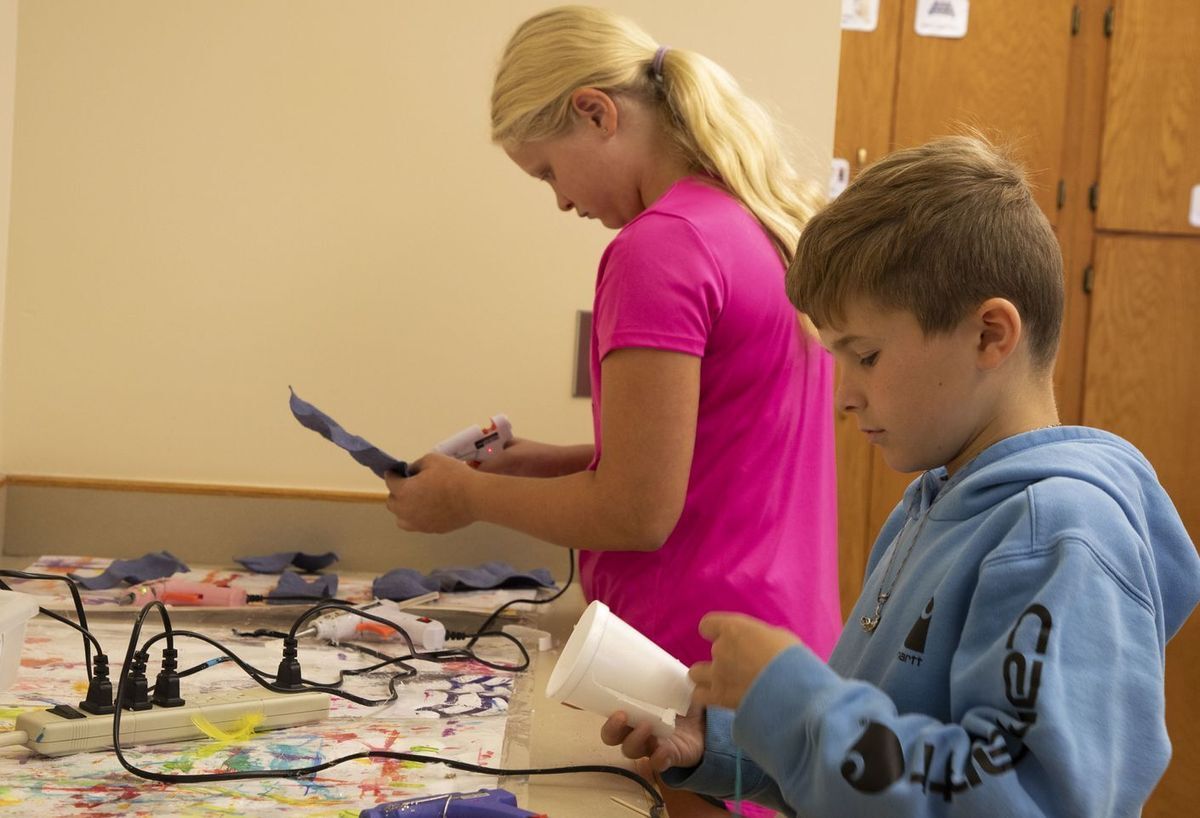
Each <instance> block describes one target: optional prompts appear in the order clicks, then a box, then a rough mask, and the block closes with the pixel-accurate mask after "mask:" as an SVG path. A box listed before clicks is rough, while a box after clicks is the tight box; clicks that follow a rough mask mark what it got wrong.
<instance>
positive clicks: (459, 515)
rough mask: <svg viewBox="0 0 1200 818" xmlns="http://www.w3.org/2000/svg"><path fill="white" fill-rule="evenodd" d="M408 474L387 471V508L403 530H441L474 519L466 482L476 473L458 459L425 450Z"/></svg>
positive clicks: (450, 529)
mask: <svg viewBox="0 0 1200 818" xmlns="http://www.w3.org/2000/svg"><path fill="white" fill-rule="evenodd" d="M410 471H411V473H412V476H411V477H400V476H399V475H392V474H389V475H387V477H385V478H384V480H385V481H386V482H387V487H388V499H387V507H388V511H390V512H392V514H394V515H396V525H397V526H399V527H400V528H402V529H404V530H405V531H420V532H422V533H426V534H443V533H445V532H447V531H454V530H456V529H459V528H462V527H463V526H466V525H470V524H471V523H473V522H475V517H474V516H473V514H472V513H471V508H470V503H469V502H468V501H467V495H468V486H469V485H470V482H471V480H472V479H474V478H475V477H476V476H477V475H476V473H475V470H474V469H472V468H471V467H470V466H468V465H467V464H466V463H463V462H461V461H459V460H455V459H454V458H452V457H447V456H445V455H443V454H427V455H425V456H424V457H422V458H421V459H420V460H418V461H417V462H416V463H413V464H412V466H411V467H410Z"/></svg>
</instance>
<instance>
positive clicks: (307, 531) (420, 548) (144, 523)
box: [0, 475, 567, 577]
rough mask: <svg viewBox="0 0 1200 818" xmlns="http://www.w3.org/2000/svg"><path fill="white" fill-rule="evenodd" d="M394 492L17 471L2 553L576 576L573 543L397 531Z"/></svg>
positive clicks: (1, 525) (0, 531)
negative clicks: (390, 500) (304, 560)
mask: <svg viewBox="0 0 1200 818" xmlns="http://www.w3.org/2000/svg"><path fill="white" fill-rule="evenodd" d="M384 497H385V495H384V494H383V493H382V492H380V493H378V494H372V493H366V492H361V493H360V492H341V491H325V490H310V489H287V488H279V489H276V488H260V487H248V486H221V485H210V484H184V483H158V482H138V481H123V480H103V479H90V478H88V479H83V478H71V477H47V476H31V475H8V476H7V477H6V478H0V554H3V555H5V556H8V557H22V556H28V557H30V559H31V561H32V559H33V558H35V557H37V556H39V555H41V554H84V555H90V556H104V557H120V558H129V557H137V556H141V555H142V554H145V553H147V552H150V551H159V550H163V549H165V550H167V551H170V552H171V553H172V554H174V555H175V556H177V557H179V558H180V559H181V560H183V561H185V562H194V563H197V564H229V563H231V562H232V559H233V558H234V557H235V556H245V555H249V554H269V553H274V552H276V551H305V552H309V553H324V552H326V551H336V552H337V553H338V554H339V556H340V557H341V560H340V562H339V563H338V567H340V568H341V569H343V570H353V571H377V572H380V573H383V572H385V571H388V570H391V569H393V568H415V569H417V570H420V571H429V570H430V569H432V568H438V567H445V566H462V565H477V564H479V563H482V562H488V561H491V560H502V561H504V562H507V563H509V564H511V565H513V566H516V567H518V568H524V569H527V568H536V567H544V568H549V569H550V571H551V573H552V574H554V576H555V577H565V575H566V571H567V552H566V551H565V550H564V549H562V548H559V547H556V546H553V545H550V544H548V543H544V542H541V541H540V540H535V539H533V538H532V537H528V536H526V535H524V534H518V533H516V532H513V531H509V530H507V529H503V528H499V527H497V526H492V525H487V524H482V523H480V524H476V525H472V526H469V527H468V528H465V529H463V530H461V531H457V532H453V533H451V534H445V535H427V534H412V533H409V532H405V531H401V530H399V529H398V528H396V525H395V521H394V518H393V517H392V515H391V514H389V513H388V511H387V509H386V508H385V507H384Z"/></svg>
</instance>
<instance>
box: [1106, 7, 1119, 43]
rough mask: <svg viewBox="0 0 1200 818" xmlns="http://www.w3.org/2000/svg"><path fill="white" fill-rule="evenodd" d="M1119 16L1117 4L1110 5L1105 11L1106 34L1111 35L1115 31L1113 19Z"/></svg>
mask: <svg viewBox="0 0 1200 818" xmlns="http://www.w3.org/2000/svg"><path fill="white" fill-rule="evenodd" d="M1116 16H1117V9H1116V7H1115V6H1109V7H1108V8H1107V9H1106V10H1105V12H1104V36H1105V37H1111V36H1112V33H1113V20H1114V18H1115V17H1116Z"/></svg>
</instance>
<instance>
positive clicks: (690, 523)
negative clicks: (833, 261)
mask: <svg viewBox="0 0 1200 818" xmlns="http://www.w3.org/2000/svg"><path fill="white" fill-rule="evenodd" d="M783 278H784V270H783V263H782V261H781V260H780V258H779V255H778V253H776V251H775V247H774V245H773V244H772V242H771V240H770V238H769V237H768V235H767V233H766V231H764V230H763V228H762V226H761V225H760V224H759V223H758V221H757V220H756V219H755V218H754V217H753V216H751V215H750V213H749V212H748V211H746V210H745V209H744V208H743V207H742V206H741V204H740V203H739V202H738V201H737V200H736V199H734V198H733V197H732V196H730V195H729V194H728V193H725V192H723V191H722V190H720V189H718V188H716V187H714V186H712V185H709V184H705V183H704V182H702V181H699V180H697V179H693V178H687V179H683V180H681V181H679V182H677V183H676V184H675V185H674V186H672V187H671V188H670V190H668V191H667V192H666V193H665V194H664V195H663V196H662V197H660V198H659V200H658V201H656V202H654V204H652V205H651V206H650V207H648V208H647V209H646V210H645V211H643V212H642V213H641V214H640V215H638V217H637V218H635V219H634V220H633V221H631V222H629V224H627V225H626V226H625V227H624V228H623V229H622V230H621V232H620V233H619V234H618V235H617V237H616V238H615V239H614V240H613V241H612V243H611V244H610V245H609V246H608V248H607V249H606V250H605V252H604V256H603V258H602V259H601V260H600V270H599V273H598V275H597V278H596V299H595V304H594V306H593V321H592V349H591V374H592V418H593V424H594V427H595V437H596V460H595V461H593V463H592V468H595V466H596V464H597V463H598V462H599V461H600V459H601V458H602V457H603V441H602V440H601V435H600V429H601V426H600V413H601V410H602V406H603V388H604V385H603V383H602V382H601V378H600V362H601V361H602V360H603V359H604V356H606V355H607V354H608V353H609V352H611V351H613V350H615V349H622V348H627V347H649V348H653V349H662V350H669V351H673V352H682V353H686V354H689V355H695V356H697V357H699V358H700V359H701V363H700V403H699V411H698V416H697V424H696V443H695V453H694V454H693V456H692V468H691V474H690V477H689V479H688V488H687V498H686V500H685V502H684V507H683V513H682V515H681V516H680V518H679V522H678V524H676V526H675V529H674V530H673V531H672V532H671V534H670V536H669V537H668V538H667V541H666V542H665V543H664V544H663V546H662V548H660V549H659V550H657V551H654V552H650V553H647V552H635V551H608V552H596V551H584V552H582V553H581V554H580V558H579V563H580V569H581V577H582V585H583V590H584V594H585V595H586V596H587V597H588V599H589V600H590V599H599V600H601V601H603V602H604V603H605V604H606V605H608V606H609V607H610V608H611V609H612V610H613V612H614V613H616V614H617V615H618V616H620V617H621V618H622V619H624V620H625V621H626V622H628V623H629V624H630V625H632V626H634V627H635V628H637V629H638V630H640V631H641V632H642V633H644V634H646V635H647V636H648V637H650V638H651V639H653V640H654V641H655V642H657V643H658V644H659V645H661V646H662V647H664V648H665V649H666V650H667V651H669V652H670V653H672V654H674V655H675V656H676V657H677V658H679V659H680V660H681V661H683V662H685V663H687V664H691V663H693V662H697V661H700V660H707V659H708V658H709V655H710V651H709V644H708V642H706V641H705V640H704V639H703V638H701V637H700V635H699V634H698V633H697V631H696V627H697V624H698V623H699V621H700V618H701V617H702V616H703V615H704V614H705V613H708V612H709V611H717V610H719V611H740V612H742V613H746V614H750V615H752V616H755V617H758V618H759V619H763V620H766V621H767V622H770V623H772V624H774V625H780V626H783V627H786V628H789V629H791V630H792V631H794V632H795V633H796V634H798V635H799V636H800V637H801V638H803V640H804V642H805V643H806V644H807V645H808V646H809V647H811V648H812V649H813V650H814V651H815V652H816V653H818V654H819V655H821V656H822V657H828V655H829V653H830V651H832V650H833V645H834V642H835V641H836V640H837V637H838V634H839V632H840V631H841V614H840V607H839V602H838V582H837V507H836V499H835V497H836V486H835V475H834V456H833V452H834V449H833V406H832V371H833V365H832V362H831V360H830V357H829V355H828V353H826V352H825V351H824V350H823V349H822V348H821V346H820V345H819V344H818V343H817V342H816V341H815V340H812V339H809V338H808V337H807V336H806V335H805V333H804V332H803V330H802V329H801V328H800V325H799V322H798V319H797V315H796V312H795V310H794V309H793V308H792V306H791V304H790V303H789V302H788V300H787V296H786V294H785V292H784V281H783ZM613 513H620V511H619V510H618V509H614V511H613Z"/></svg>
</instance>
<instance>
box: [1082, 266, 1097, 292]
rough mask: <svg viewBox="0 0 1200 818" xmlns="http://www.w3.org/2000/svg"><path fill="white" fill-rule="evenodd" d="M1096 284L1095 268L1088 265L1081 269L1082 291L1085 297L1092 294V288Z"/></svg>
mask: <svg viewBox="0 0 1200 818" xmlns="http://www.w3.org/2000/svg"><path fill="white" fill-rule="evenodd" d="M1095 283H1096V268H1094V267H1092V265H1090V264H1089V265H1088V266H1086V267H1084V268H1083V291H1084V293H1086V294H1087V295H1091V294H1092V286H1093V285H1094V284H1095Z"/></svg>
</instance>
